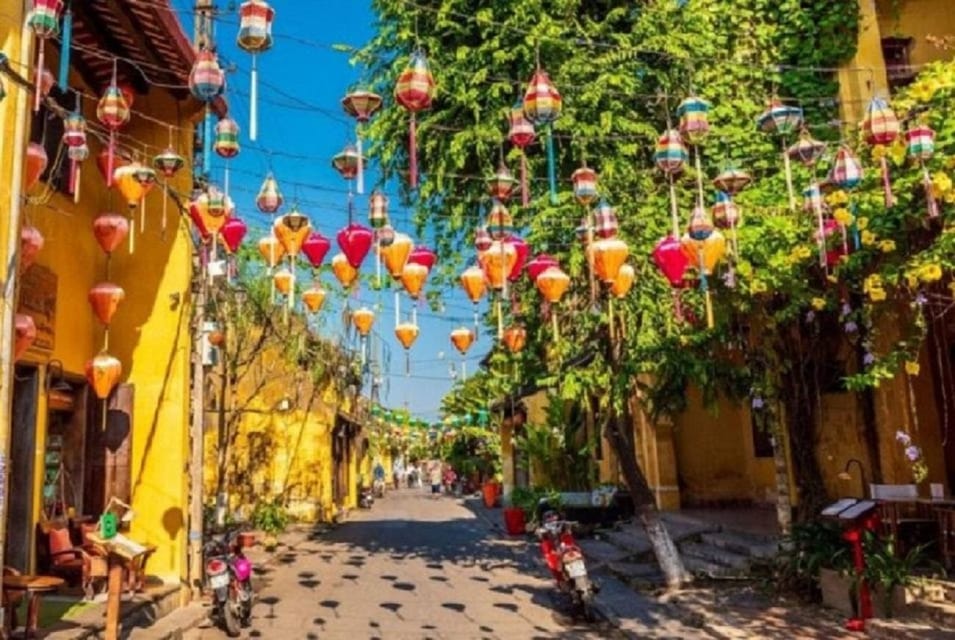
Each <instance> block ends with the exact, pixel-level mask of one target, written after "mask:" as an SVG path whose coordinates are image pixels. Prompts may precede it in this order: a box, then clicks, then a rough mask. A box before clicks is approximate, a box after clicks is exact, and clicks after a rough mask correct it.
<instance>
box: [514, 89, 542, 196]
mask: <svg viewBox="0 0 955 640" xmlns="http://www.w3.org/2000/svg"><path fill="white" fill-rule="evenodd" d="M507 122H508V130H507V140H508V142H510V143H511V144H512V145H514V146H515V147H517V148H518V149H520V150H521V206H524V207H526V206H527V205H528V203H529V202H530V194H529V193H528V189H527V152H526V149H527V147H529V146H530V145H531V144H533V143H534V139H535V138H536V135H535V133H534V124H533V123H532V122H531V121H530V120H528V119H527V118H526V117H525V116H524V105H523V103H522V102H518V103H517V104H516V105H515V106H514V107H512V108H511V110H510V112H509V113H508V116H507Z"/></svg>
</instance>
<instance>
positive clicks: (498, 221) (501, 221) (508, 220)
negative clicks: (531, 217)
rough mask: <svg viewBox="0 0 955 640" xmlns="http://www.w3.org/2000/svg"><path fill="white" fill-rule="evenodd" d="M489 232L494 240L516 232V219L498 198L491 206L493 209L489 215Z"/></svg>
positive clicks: (487, 225)
mask: <svg viewBox="0 0 955 640" xmlns="http://www.w3.org/2000/svg"><path fill="white" fill-rule="evenodd" d="M485 226H486V227H487V232H488V233H489V234H490V236H491V239H492V240H503V239H504V238H507V237H508V236H509V235H511V234H512V233H514V219H513V218H512V217H511V214H510V212H509V211H508V210H507V207H505V206H504V204H503V203H502V202H499V201H497V200H495V201H494V204H493V205H492V206H491V211H490V213H488V215H487V224H486V225H485Z"/></svg>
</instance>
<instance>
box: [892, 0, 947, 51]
mask: <svg viewBox="0 0 955 640" xmlns="http://www.w3.org/2000/svg"><path fill="white" fill-rule="evenodd" d="M893 4H897V5H898V10H897V11H896V10H893V9H892V5H893ZM876 8H877V11H878V21H879V30H880V32H881V34H882V37H883V38H891V37H903V38H912V39H913V40H912V48H911V49H910V50H909V60H910V62H911V64H912V66H914V67H916V68H918V67H921V66H922V65H924V64H927V63H929V62H934V61H935V60H950V59H951V58H952V52H951V51H945V50H943V49H940V48H938V47H936V46H934V45H933V44H932V43H931V42H929V41H928V39H927V37H929V36H934V37H939V36H949V37H951V36H955V11H952V3H951V2H950V0H891V1H890V0H878V2H877V3H876Z"/></svg>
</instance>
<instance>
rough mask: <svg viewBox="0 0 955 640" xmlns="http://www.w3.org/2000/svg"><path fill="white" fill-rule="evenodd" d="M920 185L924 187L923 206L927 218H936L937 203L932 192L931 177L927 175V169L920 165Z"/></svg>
mask: <svg viewBox="0 0 955 640" xmlns="http://www.w3.org/2000/svg"><path fill="white" fill-rule="evenodd" d="M922 173H923V178H922V184H923V185H924V186H925V204H926V206H927V207H928V217H929V218H937V217H938V201H937V200H936V199H935V194H934V193H933V191H932V176H931V175H930V174H929V171H928V167H926V166H925V165H924V164H923V165H922Z"/></svg>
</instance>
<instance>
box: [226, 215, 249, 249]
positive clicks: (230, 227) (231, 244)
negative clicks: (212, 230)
mask: <svg viewBox="0 0 955 640" xmlns="http://www.w3.org/2000/svg"><path fill="white" fill-rule="evenodd" d="M248 230H249V228H248V227H247V226H246V225H245V223H244V222H243V221H242V220H240V219H239V218H236V217H235V216H233V217H231V218H229V219H228V220H226V223H225V224H224V225H222V231H221V235H222V242H223V244H225V246H226V249H228V250H229V253H236V252H238V250H239V246H240V245H241V244H242V240H243V239H244V238H245V234H246V232H247V231H248Z"/></svg>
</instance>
